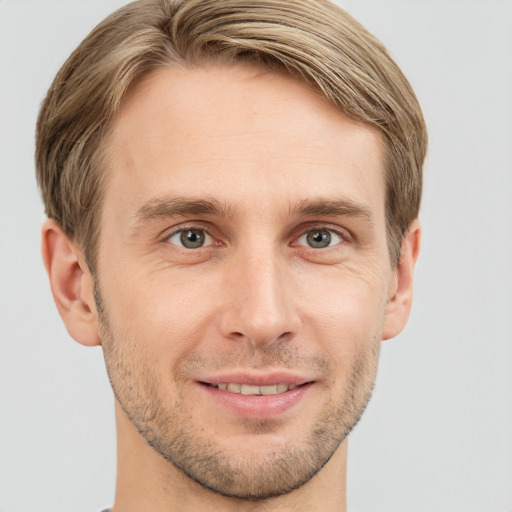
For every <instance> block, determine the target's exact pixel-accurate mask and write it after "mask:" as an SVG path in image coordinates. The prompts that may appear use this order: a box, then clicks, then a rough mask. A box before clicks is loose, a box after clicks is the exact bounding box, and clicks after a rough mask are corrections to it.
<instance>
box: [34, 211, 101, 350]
mask: <svg viewBox="0 0 512 512" xmlns="http://www.w3.org/2000/svg"><path fill="white" fill-rule="evenodd" d="M41 234H42V247H41V249H42V256H43V262H44V266H45V268H46V271H47V273H48V277H49V279H50V286H51V290H52V294H53V299H54V301H55V304H56V306H57V309H58V311H59V314H60V316H61V318H62V320H63V321H64V324H65V326H66V329H67V331H68V332H69V334H70V335H71V336H72V337H73V339H75V340H76V341H77V342H78V343H81V344H82V345H87V346H94V345H100V344H101V341H100V338H99V335H98V321H97V313H96V306H95V303H94V280H93V277H92V275H91V273H90V272H89V269H88V267H87V265H86V263H85V261H84V259H83V257H82V253H81V251H80V249H79V248H78V247H77V245H76V244H75V243H74V242H73V241H72V240H70V238H69V237H68V236H67V235H66V234H65V233H64V231H63V230H62V228H61V227H60V226H59V224H58V223H57V222H56V221H55V220H53V219H48V220H46V221H45V222H44V224H43V227H42V230H41Z"/></svg>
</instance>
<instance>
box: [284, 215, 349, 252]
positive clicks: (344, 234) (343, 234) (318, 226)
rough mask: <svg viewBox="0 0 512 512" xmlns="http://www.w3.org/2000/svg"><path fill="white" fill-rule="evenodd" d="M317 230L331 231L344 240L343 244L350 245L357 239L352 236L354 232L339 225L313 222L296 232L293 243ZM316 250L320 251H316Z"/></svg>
mask: <svg viewBox="0 0 512 512" xmlns="http://www.w3.org/2000/svg"><path fill="white" fill-rule="evenodd" d="M316 230H318V231H321V230H325V231H330V232H331V233H334V234H336V235H337V236H339V237H340V238H341V239H342V240H343V242H347V243H350V242H355V241H356V237H355V236H354V235H353V234H352V232H351V231H349V230H348V229H346V228H344V227H341V226H338V225H332V224H329V223H322V222H312V223H311V224H307V225H306V226H304V225H302V226H301V227H300V229H297V230H296V235H294V236H293V237H292V238H293V242H292V243H294V242H296V241H297V240H298V239H299V238H301V237H302V236H304V235H307V234H308V233H309V232H311V231H316ZM330 247H335V246H330ZM315 250H318V249H315Z"/></svg>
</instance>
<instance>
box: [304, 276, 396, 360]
mask: <svg viewBox="0 0 512 512" xmlns="http://www.w3.org/2000/svg"><path fill="white" fill-rule="evenodd" d="M331 274H332V275H331V276H329V279H323V280H322V284H323V285H322V287H321V288H319V287H316V288H315V289H316V290H317V291H316V292H315V294H314V296H312V295H311V294H308V293H305V292H304V293H303V295H304V297H306V296H309V299H308V300H305V301H304V307H303V308H302V309H303V318H304V322H303V324H304V327H305V328H306V329H307V331H308V332H307V333H306V338H313V339H316V340H317V343H318V344H319V345H321V346H322V348H323V350H324V351H325V352H326V353H328V354H330V356H331V358H332V359H333V361H334V362H335V363H336V366H337V367H338V369H339V367H340V366H341V368H342V369H345V370H346V369H347V368H348V367H349V366H350V365H351V364H352V362H353V361H354V360H355V359H356V358H357V357H359V355H360V354H361V353H362V352H364V351H367V350H372V349H373V347H375V345H378V344H379V343H380V341H381V339H382V328H383V323H384V315H385V311H386V302H387V280H386V279H387V277H386V274H385V273H384V272H382V271H379V269H378V268H375V267H371V266H368V267H366V268H365V269H358V270H357V271H356V270H355V269H350V268H348V267H345V268H344V269H343V270H340V271H338V272H335V273H331ZM317 281H318V280H317ZM308 288H309V287H308ZM320 290H321V292H320Z"/></svg>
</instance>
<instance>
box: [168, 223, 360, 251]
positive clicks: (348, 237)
mask: <svg viewBox="0 0 512 512" xmlns="http://www.w3.org/2000/svg"><path fill="white" fill-rule="evenodd" d="M186 231H200V232H202V233H204V234H205V235H206V236H207V237H209V238H210V239H211V241H214V240H215V237H214V236H212V235H211V234H210V232H209V230H208V229H207V228H205V227H204V226H197V225H190V226H184V227H182V228H180V229H177V230H175V231H173V232H172V233H170V234H166V235H165V236H164V237H162V241H163V242H166V243H170V244H171V245H174V246H176V247H178V248H180V249H184V250H187V251H191V250H194V249H201V248H208V247H211V246H212V245H215V243H211V242H210V243H208V245H204V244H203V245H200V246H198V247H196V248H190V247H184V246H183V245H178V244H174V243H172V242H170V239H171V238H172V237H174V236H176V235H180V234H182V233H184V232H186ZM315 231H316V232H326V233H330V234H331V235H332V234H334V235H335V236H336V237H338V238H339V239H340V241H339V242H338V243H336V244H334V245H328V246H326V247H312V246H310V245H307V244H303V245H298V244H296V242H297V241H298V240H300V239H301V238H303V237H306V236H307V235H308V234H309V233H312V232H315ZM353 239H354V237H353V236H352V234H351V233H350V232H348V231H347V230H345V229H340V228H338V227H337V228H336V229H335V228H332V227H330V226H328V225H327V226H326V225H325V224H317V225H312V226H311V227H308V229H306V230H301V231H300V234H298V235H296V236H295V235H294V236H293V241H292V244H291V245H292V246H295V247H297V246H298V247H305V248H307V249H310V250H313V251H318V250H320V249H329V248H333V247H336V246H338V245H342V244H346V243H349V242H351V241H353ZM218 245H220V244H218Z"/></svg>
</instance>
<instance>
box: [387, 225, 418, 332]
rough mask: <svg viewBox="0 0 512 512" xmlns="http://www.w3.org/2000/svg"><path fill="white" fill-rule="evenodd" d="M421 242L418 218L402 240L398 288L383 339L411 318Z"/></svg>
mask: <svg viewBox="0 0 512 512" xmlns="http://www.w3.org/2000/svg"><path fill="white" fill-rule="evenodd" d="M420 244H421V225H420V222H419V220H418V219H415V220H414V221H413V222H411V224H410V226H409V229H408V230H407V233H406V235H405V237H404V239H403V241H402V250H401V253H400V263H399V264H398V268H397V269H396V274H395V283H394V284H395V286H394V287H393V290H396V292H395V293H394V294H392V295H391V296H390V298H389V300H388V304H387V308H386V316H385V320H384V328H383V331H382V339H383V340H387V339H390V338H393V337H395V336H396V335H397V334H399V333H400V332H401V331H402V330H403V328H404V327H405V325H406V324H407V320H408V319H409V313H410V312H411V306H412V296H413V280H414V279H413V278H414V267H415V265H416V261H417V260H418V255H419V253H420Z"/></svg>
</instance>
